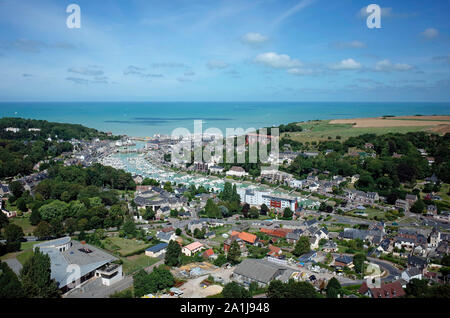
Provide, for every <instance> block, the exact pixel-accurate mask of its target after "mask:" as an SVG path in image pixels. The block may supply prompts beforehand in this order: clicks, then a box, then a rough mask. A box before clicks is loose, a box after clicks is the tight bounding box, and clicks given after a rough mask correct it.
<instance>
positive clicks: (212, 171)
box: [209, 166, 223, 174]
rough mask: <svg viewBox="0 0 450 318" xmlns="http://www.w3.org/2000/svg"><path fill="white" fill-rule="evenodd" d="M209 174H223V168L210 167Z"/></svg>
mask: <svg viewBox="0 0 450 318" xmlns="http://www.w3.org/2000/svg"><path fill="white" fill-rule="evenodd" d="M209 172H211V173H216V174H221V173H223V168H222V167H220V166H211V167H209Z"/></svg>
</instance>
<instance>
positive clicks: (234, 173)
mask: <svg viewBox="0 0 450 318" xmlns="http://www.w3.org/2000/svg"><path fill="white" fill-rule="evenodd" d="M226 175H227V176H231V177H244V176H248V173H247V172H245V170H244V168H242V167H237V166H233V167H231V168H230V170H228V171H227V172H226Z"/></svg>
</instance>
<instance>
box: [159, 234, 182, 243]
mask: <svg viewBox="0 0 450 318" xmlns="http://www.w3.org/2000/svg"><path fill="white" fill-rule="evenodd" d="M156 238H157V239H158V240H160V241H162V242H165V243H169V242H170V241H172V240H176V238H177V235H176V234H175V232H162V231H160V232H158V233H156Z"/></svg>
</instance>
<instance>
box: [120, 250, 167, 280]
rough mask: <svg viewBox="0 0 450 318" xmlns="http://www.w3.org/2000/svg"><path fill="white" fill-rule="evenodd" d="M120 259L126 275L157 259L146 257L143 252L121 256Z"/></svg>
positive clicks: (151, 263) (149, 264) (153, 262)
mask: <svg viewBox="0 0 450 318" xmlns="http://www.w3.org/2000/svg"><path fill="white" fill-rule="evenodd" d="M120 259H121V260H122V262H123V264H122V266H123V271H124V273H125V274H127V275H128V274H131V273H134V272H137V271H138V270H140V269H143V268H146V267H148V266H151V265H153V264H155V263H156V262H157V261H158V258H154V257H148V256H146V255H145V254H140V255H133V256H128V257H121V258H120Z"/></svg>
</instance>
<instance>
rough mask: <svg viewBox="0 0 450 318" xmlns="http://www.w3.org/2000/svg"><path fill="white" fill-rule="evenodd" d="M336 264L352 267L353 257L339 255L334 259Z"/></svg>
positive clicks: (336, 265)
mask: <svg viewBox="0 0 450 318" xmlns="http://www.w3.org/2000/svg"><path fill="white" fill-rule="evenodd" d="M334 266H335V267H338V266H339V267H349V268H352V267H353V266H354V265H353V257H351V256H348V255H340V256H338V257H336V259H335V260H334Z"/></svg>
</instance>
